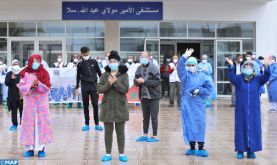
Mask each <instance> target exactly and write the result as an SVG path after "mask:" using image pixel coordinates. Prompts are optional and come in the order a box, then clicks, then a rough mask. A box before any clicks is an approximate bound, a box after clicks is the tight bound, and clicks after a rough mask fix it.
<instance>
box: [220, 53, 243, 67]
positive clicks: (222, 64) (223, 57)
mask: <svg viewBox="0 0 277 165" xmlns="http://www.w3.org/2000/svg"><path fill="white" fill-rule="evenodd" d="M237 54H239V53H232V52H230V53H218V56H217V66H219V67H222V66H227V63H226V59H225V58H226V57H231V58H232V59H233V58H235V57H236V55H237Z"/></svg>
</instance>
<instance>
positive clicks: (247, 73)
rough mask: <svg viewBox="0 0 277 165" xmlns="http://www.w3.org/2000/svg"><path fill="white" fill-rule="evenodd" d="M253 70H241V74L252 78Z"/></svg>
mask: <svg viewBox="0 0 277 165" xmlns="http://www.w3.org/2000/svg"><path fill="white" fill-rule="evenodd" d="M253 72H254V71H253V69H243V70H242V74H244V75H245V76H246V77H249V76H252V75H253Z"/></svg>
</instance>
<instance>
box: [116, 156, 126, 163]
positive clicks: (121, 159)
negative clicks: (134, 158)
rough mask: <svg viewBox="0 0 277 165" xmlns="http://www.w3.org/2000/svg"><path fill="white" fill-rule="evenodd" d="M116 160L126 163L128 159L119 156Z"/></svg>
mask: <svg viewBox="0 0 277 165" xmlns="http://www.w3.org/2000/svg"><path fill="white" fill-rule="evenodd" d="M118 160H120V161H121V162H128V157H127V156H126V155H121V156H119V157H118Z"/></svg>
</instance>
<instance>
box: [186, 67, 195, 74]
mask: <svg viewBox="0 0 277 165" xmlns="http://www.w3.org/2000/svg"><path fill="white" fill-rule="evenodd" d="M187 70H188V71H189V72H191V73H195V72H196V66H190V67H187Z"/></svg>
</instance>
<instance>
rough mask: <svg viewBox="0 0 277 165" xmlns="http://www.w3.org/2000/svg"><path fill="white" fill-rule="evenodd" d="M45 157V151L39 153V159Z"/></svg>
mask: <svg viewBox="0 0 277 165" xmlns="http://www.w3.org/2000/svg"><path fill="white" fill-rule="evenodd" d="M45 156H46V153H45V151H39V152H38V157H40V158H43V157H45Z"/></svg>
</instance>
